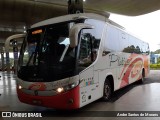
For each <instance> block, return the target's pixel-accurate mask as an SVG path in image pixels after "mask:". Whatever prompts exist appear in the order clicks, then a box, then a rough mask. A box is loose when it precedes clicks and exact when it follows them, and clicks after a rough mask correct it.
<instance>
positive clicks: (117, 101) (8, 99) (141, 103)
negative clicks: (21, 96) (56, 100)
mask: <svg viewBox="0 0 160 120" xmlns="http://www.w3.org/2000/svg"><path fill="white" fill-rule="evenodd" d="M0 76H1V78H0V93H1V96H0V111H32V112H33V111H39V112H41V113H47V115H50V116H52V117H47V120H50V119H53V114H54V116H56V117H55V118H54V119H59V120H63V119H67V120H70V119H77V120H80V119H85V120H90V119H93V120H94V119H95V120H100V119H102V120H106V119H107V120H121V119H122V120H152V119H153V120H160V117H159V118H158V117H107V118H106V117H105V116H113V115H115V114H118V113H121V111H122V113H124V115H125V114H129V113H130V112H132V113H134V112H135V113H136V114H139V115H140V113H139V112H137V111H140V112H142V111H153V112H152V114H159V116H160V91H159V89H160V70H152V71H151V72H150V75H149V77H148V78H146V80H145V81H144V84H139V83H134V84H132V85H129V86H128V87H125V88H123V89H121V90H119V91H117V92H115V93H114V95H113V97H112V99H111V101H109V102H103V101H101V100H98V101H95V102H93V103H91V104H89V105H87V106H85V107H83V108H81V109H80V110H78V111H70V112H67V114H66V111H55V110H54V109H48V108H44V107H37V106H31V105H27V104H23V103H21V102H19V100H18V98H17V95H16V90H15V88H16V85H15V83H16V81H15V79H16V76H15V75H14V74H6V73H0ZM86 111H88V112H86ZM106 111H109V112H106ZM113 111H119V112H113ZM125 111H126V112H125ZM155 111H159V112H155ZM143 113H144V114H145V112H143ZM147 113H148V112H146V114H147ZM149 113H150V114H151V112H149ZM62 116H64V117H63V118H62ZM65 116H67V117H65ZM0 119H1V118H0ZM3 119H4V120H7V119H10V118H3ZM12 119H15V120H17V118H12ZM23 119H26V120H28V118H23ZM30 119H31V118H30ZM32 119H36V118H32ZM44 119H46V118H44V117H43V118H38V120H44Z"/></svg>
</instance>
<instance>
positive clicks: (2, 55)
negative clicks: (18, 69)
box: [1, 47, 5, 71]
mask: <svg viewBox="0 0 160 120" xmlns="http://www.w3.org/2000/svg"><path fill="white" fill-rule="evenodd" d="M1 61H2V71H4V70H5V64H4V47H2V48H1Z"/></svg>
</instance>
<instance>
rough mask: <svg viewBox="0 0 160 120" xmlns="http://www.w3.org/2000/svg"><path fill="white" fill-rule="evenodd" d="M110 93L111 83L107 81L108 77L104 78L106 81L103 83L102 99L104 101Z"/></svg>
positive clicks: (109, 96)
mask: <svg viewBox="0 0 160 120" xmlns="http://www.w3.org/2000/svg"><path fill="white" fill-rule="evenodd" d="M111 95H112V87H111V83H110V82H109V80H108V79H106V81H105V83H104V90H103V100H104V101H108V100H110V98H111Z"/></svg>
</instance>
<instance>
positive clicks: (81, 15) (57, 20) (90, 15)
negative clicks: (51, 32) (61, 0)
mask: <svg viewBox="0 0 160 120" xmlns="http://www.w3.org/2000/svg"><path fill="white" fill-rule="evenodd" d="M80 18H91V19H97V20H101V21H104V22H105V21H106V19H107V17H105V16H102V15H98V14H94V13H79V14H69V15H64V16H59V17H55V18H50V19H47V20H44V21H41V22H38V23H36V24H34V25H32V26H31V28H36V27H40V26H46V25H50V24H55V23H60V22H65V21H69V20H75V19H80Z"/></svg>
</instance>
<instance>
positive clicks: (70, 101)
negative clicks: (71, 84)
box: [17, 86, 80, 109]
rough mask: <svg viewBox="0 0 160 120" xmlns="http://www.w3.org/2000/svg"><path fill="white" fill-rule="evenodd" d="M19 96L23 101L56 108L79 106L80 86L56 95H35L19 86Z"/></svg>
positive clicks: (74, 107)
mask: <svg viewBox="0 0 160 120" xmlns="http://www.w3.org/2000/svg"><path fill="white" fill-rule="evenodd" d="M17 94H18V98H19V100H20V101H21V102H23V103H27V104H30V105H37V106H43V107H49V108H55V109H77V108H79V101H80V99H79V86H77V87H75V88H73V89H71V90H69V91H67V92H64V93H61V94H57V95H54V96H35V95H30V94H26V93H24V92H22V90H20V89H18V88H17Z"/></svg>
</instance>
